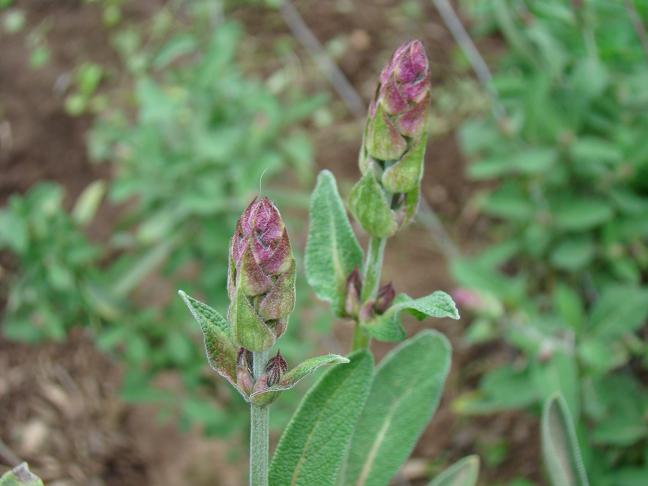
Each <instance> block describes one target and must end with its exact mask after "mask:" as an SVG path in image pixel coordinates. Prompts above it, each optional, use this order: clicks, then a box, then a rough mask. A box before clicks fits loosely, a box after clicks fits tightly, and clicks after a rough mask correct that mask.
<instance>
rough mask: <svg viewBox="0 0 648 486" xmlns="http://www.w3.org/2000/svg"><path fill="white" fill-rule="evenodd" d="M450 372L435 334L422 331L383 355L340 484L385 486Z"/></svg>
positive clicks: (446, 350)
mask: <svg viewBox="0 0 648 486" xmlns="http://www.w3.org/2000/svg"><path fill="white" fill-rule="evenodd" d="M449 369H450V344H449V343H448V340H447V339H446V338H445V337H444V336H443V335H441V334H439V333H438V332H436V331H423V332H421V333H420V334H418V335H417V336H416V337H414V338H412V339H410V340H408V341H406V342H404V343H403V344H401V345H399V346H398V347H397V348H395V349H394V350H393V351H392V352H391V353H389V355H387V357H386V358H385V359H384V360H383V362H382V363H381V364H380V366H379V367H378V368H377V370H376V376H375V378H374V383H373V385H372V387H371V393H370V394H369V398H368V399H367V405H366V406H365V409H364V410H363V412H362V416H361V417H360V420H359V421H358V425H357V427H356V429H355V434H354V436H353V441H352V443H351V449H350V450H349V457H348V461H347V467H346V470H345V479H344V481H343V482H342V484H344V485H345V486H352V485H353V486H384V485H385V484H388V483H389V480H390V479H391V478H392V477H393V476H394V475H395V474H396V472H397V471H398V469H399V467H400V466H401V465H402V464H403V463H404V462H405V460H406V459H407V457H408V456H409V454H410V453H411V452H412V449H413V448H414V445H415V444H416V441H417V440H418V438H419V436H420V435H421V433H422V432H423V430H424V429H425V427H426V425H427V423H428V422H429V420H430V418H431V417H432V414H433V413H434V411H435V410H436V408H437V405H438V403H439V398H440V397H441V392H442V391H443V384H444V382H445V379H446V376H447V374H448V370H449Z"/></svg>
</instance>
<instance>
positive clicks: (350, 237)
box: [305, 170, 362, 316]
mask: <svg viewBox="0 0 648 486" xmlns="http://www.w3.org/2000/svg"><path fill="white" fill-rule="evenodd" d="M305 263H306V278H307V280H308V283H309V284H310V286H311V287H312V288H313V290H314V291H315V294H316V295H317V296H318V297H319V298H320V299H322V300H326V301H328V302H331V304H332V305H333V308H334V310H335V313H336V314H337V315H338V316H340V315H342V313H343V311H344V299H345V296H346V280H347V277H348V276H349V274H350V273H351V272H352V271H353V269H354V268H356V267H358V268H360V267H361V266H362V249H361V248H360V244H359V243H358V240H357V239H356V236H355V234H354V233H353V229H352V228H351V223H350V222H349V218H348V217H347V214H346V210H345V209H344V203H343V202H342V199H341V198H340V195H339V193H338V190H337V185H336V182H335V177H334V176H333V174H331V173H330V172H329V171H327V170H324V171H322V172H320V174H319V176H318V178H317V185H316V186H315V190H314V191H313V194H312V196H311V203H310V226H309V228H308V242H307V243H306V255H305Z"/></svg>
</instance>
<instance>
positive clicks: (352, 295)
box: [344, 267, 362, 317]
mask: <svg viewBox="0 0 648 486" xmlns="http://www.w3.org/2000/svg"><path fill="white" fill-rule="evenodd" d="M346 289H347V294H346V299H345V301H344V312H346V315H347V316H349V317H356V316H357V315H358V312H359V310H360V299H361V297H360V296H361V294H362V278H361V277H360V271H359V270H358V268H357V267H356V268H354V269H353V272H351V274H350V275H349V277H348V278H347V284H346Z"/></svg>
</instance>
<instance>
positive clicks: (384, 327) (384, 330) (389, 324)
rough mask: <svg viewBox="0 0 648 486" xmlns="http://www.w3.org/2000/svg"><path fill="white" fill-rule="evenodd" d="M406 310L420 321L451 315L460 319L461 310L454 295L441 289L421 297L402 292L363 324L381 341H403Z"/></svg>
mask: <svg viewBox="0 0 648 486" xmlns="http://www.w3.org/2000/svg"><path fill="white" fill-rule="evenodd" d="M403 311H406V312H408V313H410V314H412V315H413V316H414V317H416V318H417V319H418V320H419V321H420V320H423V319H425V318H426V317H449V318H450V319H459V311H458V310H457V306H456V305H455V303H454V301H453V300H452V297H450V296H449V295H448V294H446V293H445V292H443V291H441V290H437V291H436V292H434V293H432V294H430V295H428V296H426V297H421V298H419V299H412V298H411V297H409V296H408V295H406V294H400V295H399V296H398V297H397V298H396V299H395V300H394V303H393V304H392V306H391V307H390V308H389V309H387V311H386V312H385V313H384V314H382V315H379V316H376V317H375V318H373V319H372V320H370V321H367V322H363V323H362V326H363V327H364V328H365V329H366V330H367V332H368V333H369V334H370V335H371V336H372V337H374V338H376V339H379V340H381V341H401V340H403V339H404V338H405V330H404V329H403V326H402V324H401V313H402V312H403Z"/></svg>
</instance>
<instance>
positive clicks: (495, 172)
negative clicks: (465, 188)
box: [468, 148, 557, 180]
mask: <svg viewBox="0 0 648 486" xmlns="http://www.w3.org/2000/svg"><path fill="white" fill-rule="evenodd" d="M556 158H557V154H556V150H555V149H552V148H531V149H526V150H523V151H521V152H517V153H514V154H510V153H502V154H500V155H498V156H494V157H492V158H489V159H485V160H482V161H480V162H478V163H474V164H471V165H469V166H468V173H469V175H470V177H471V178H473V179H477V180H481V179H492V178H495V177H500V176H503V175H507V174H542V173H545V172H546V171H548V170H551V167H552V166H553V165H554V164H555V162H556Z"/></svg>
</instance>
